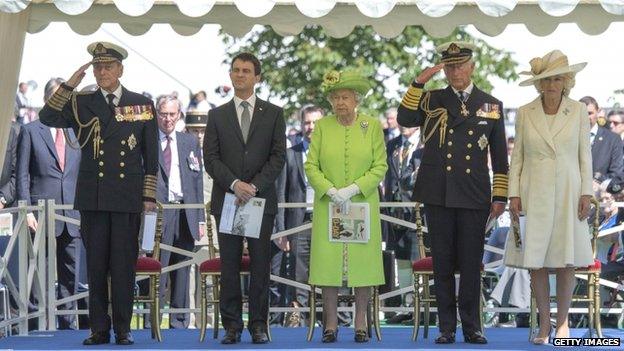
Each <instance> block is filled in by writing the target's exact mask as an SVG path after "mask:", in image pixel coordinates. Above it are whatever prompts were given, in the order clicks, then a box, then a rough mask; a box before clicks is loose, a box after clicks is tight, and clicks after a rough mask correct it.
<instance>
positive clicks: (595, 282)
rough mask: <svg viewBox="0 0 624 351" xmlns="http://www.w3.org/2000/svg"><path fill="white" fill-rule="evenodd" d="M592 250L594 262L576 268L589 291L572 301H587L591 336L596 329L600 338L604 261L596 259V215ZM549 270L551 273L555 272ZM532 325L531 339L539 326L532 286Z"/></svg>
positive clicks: (596, 204)
mask: <svg viewBox="0 0 624 351" xmlns="http://www.w3.org/2000/svg"><path fill="white" fill-rule="evenodd" d="M591 202H592V204H593V205H594V208H600V204H599V203H598V201H597V200H596V199H595V198H593V197H592V200H591ZM591 229H592V239H591V245H592V252H593V255H594V263H593V264H592V265H590V266H587V267H577V268H575V269H574V274H575V275H577V276H585V277H587V293H586V294H574V295H573V296H572V302H587V319H588V321H589V322H588V323H587V327H588V329H589V337H590V338H591V337H593V333H594V330H595V331H596V334H597V335H598V337H599V338H602V325H601V323H600V307H601V306H600V272H601V269H602V263H601V262H600V260H598V259H596V241H597V240H598V234H599V232H600V219H599V216H594V220H593V222H592V228H591ZM553 273H555V272H554V271H553V272H549V274H553ZM530 325H531V328H530V329H529V340H532V338H533V337H534V335H533V333H532V331H533V330H536V328H537V301H536V300H535V295H534V294H533V289H532V287H531V306H530Z"/></svg>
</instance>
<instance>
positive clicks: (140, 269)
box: [134, 203, 163, 341]
mask: <svg viewBox="0 0 624 351" xmlns="http://www.w3.org/2000/svg"><path fill="white" fill-rule="evenodd" d="M157 207H158V212H157V218H156V235H155V237H154V250H153V251H152V256H151V257H147V256H140V257H139V258H138V259H137V262H136V265H135V270H136V276H137V278H141V277H147V278H148V279H149V291H148V294H147V295H141V293H140V292H139V293H137V294H136V295H135V296H134V301H135V302H140V303H149V310H150V321H151V330H152V339H154V338H155V339H156V340H158V341H162V333H161V332H160V293H159V290H160V275H161V274H162V265H161V264H160V260H159V258H160V240H161V239H162V229H163V226H162V214H163V208H162V205H161V204H160V203H157ZM137 321H138V319H137Z"/></svg>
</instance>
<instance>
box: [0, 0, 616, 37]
mask: <svg viewBox="0 0 624 351" xmlns="http://www.w3.org/2000/svg"><path fill="white" fill-rule="evenodd" d="M24 10H26V11H30V19H29V23H28V32H30V33H36V32H39V31H41V30H43V29H44V28H45V27H46V26H47V25H48V24H49V23H50V22H67V23H68V24H69V26H70V27H71V28H72V29H73V30H74V31H75V32H77V33H79V34H84V35H86V34H91V33H94V32H95V31H97V30H98V28H99V27H100V25H101V24H102V23H119V24H120V26H121V27H122V28H123V29H124V30H125V31H126V32H128V33H129V34H132V35H141V34H144V33H145V32H147V31H148V30H149V29H150V27H151V26H152V25H153V24H155V23H169V24H170V25H171V27H172V29H173V30H174V31H176V32H177V33H179V34H181V35H192V34H195V33H197V32H198V31H199V30H201V28H202V26H203V25H204V24H219V25H221V26H222V28H223V30H224V31H225V32H226V33H228V34H231V35H233V36H237V37H241V36H244V35H245V34H247V33H248V32H249V31H250V30H251V29H252V27H253V26H254V25H257V24H260V25H270V26H271V27H272V28H273V29H274V30H275V31H276V32H278V33H280V34H282V35H293V34H297V33H299V32H301V30H302V29H303V28H304V27H305V26H306V25H320V26H322V27H323V28H324V29H325V30H326V31H327V33H328V34H329V35H331V36H333V37H344V36H346V35H348V34H349V33H351V31H352V30H353V28H354V27H355V26H357V25H371V26H372V27H373V28H374V29H375V30H376V31H377V33H379V34H380V35H381V36H383V37H388V38H391V37H395V36H397V35H399V34H400V33H401V32H402V31H403V29H404V28H405V26H409V25H421V26H423V28H424V29H425V30H426V31H427V32H428V33H429V34H430V35H432V36H434V37H445V36H448V35H449V34H450V33H451V32H452V31H453V30H454V29H455V28H457V27H458V26H462V25H468V24H472V25H474V26H475V27H476V28H477V29H478V30H479V31H480V32H482V33H483V34H486V35H489V36H496V35H498V34H500V33H501V32H502V31H503V30H505V27H506V26H507V25H508V24H514V23H523V24H525V26H526V27H527V29H528V30H529V31H530V32H532V33H533V34H535V35H539V36H545V35H548V34H550V33H552V32H553V31H554V30H555V29H556V28H557V26H558V25H559V24H560V23H576V24H577V25H578V26H579V28H580V29H581V30H582V31H583V32H585V33H587V34H593V35H596V34H600V33H602V32H604V31H605V30H606V29H607V28H608V27H609V25H610V24H611V23H612V22H618V21H623V20H624V0H533V1H522V0H520V1H519V0H473V1H457V0H409V1H398V0H219V1H217V0H4V1H2V2H0V11H3V12H9V13H17V12H20V11H24Z"/></svg>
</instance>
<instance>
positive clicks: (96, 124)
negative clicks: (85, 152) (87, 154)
mask: <svg viewBox="0 0 624 351" xmlns="http://www.w3.org/2000/svg"><path fill="white" fill-rule="evenodd" d="M77 95H78V94H76V93H72V97H71V104H72V111H73V112H74V119H75V120H76V124H78V135H76V140H75V141H74V140H70V139H69V138H68V136H67V134H65V139H66V141H67V145H69V146H70V147H71V148H73V149H82V148H83V147H85V146H86V145H87V143H88V142H89V138H90V137H91V135H93V159H96V158H98V155H99V152H100V139H101V137H100V119H99V118H97V117H93V118H91V120H89V122H87V123H81V122H80V118H79V117H78V101H77V99H76V96H77ZM86 128H89V134H87V137H86V138H85V141H84V142H83V143H82V144H80V136H81V135H82V131H83V129H86Z"/></svg>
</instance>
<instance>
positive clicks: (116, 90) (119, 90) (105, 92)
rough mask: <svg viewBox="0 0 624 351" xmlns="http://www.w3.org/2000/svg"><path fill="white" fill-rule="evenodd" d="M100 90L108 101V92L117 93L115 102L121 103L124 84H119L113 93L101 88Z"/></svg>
mask: <svg viewBox="0 0 624 351" xmlns="http://www.w3.org/2000/svg"><path fill="white" fill-rule="evenodd" d="M100 91H101V92H102V95H104V99H105V100H106V101H107V102H108V98H107V97H106V95H108V94H113V95H115V104H119V99H121V92H122V86H121V84H119V85H118V86H117V89H115V91H113V92H112V93H109V92H108V91H106V90H104V89H102V88H100Z"/></svg>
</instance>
